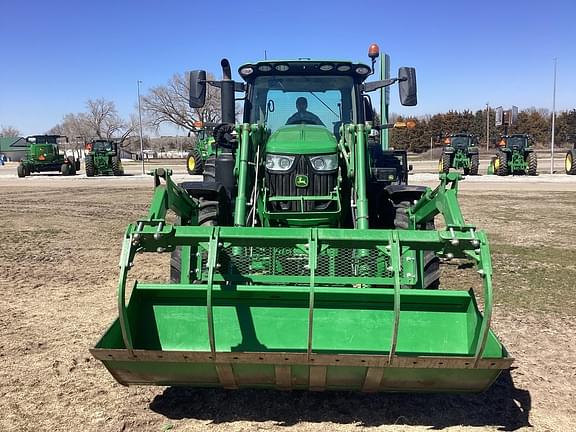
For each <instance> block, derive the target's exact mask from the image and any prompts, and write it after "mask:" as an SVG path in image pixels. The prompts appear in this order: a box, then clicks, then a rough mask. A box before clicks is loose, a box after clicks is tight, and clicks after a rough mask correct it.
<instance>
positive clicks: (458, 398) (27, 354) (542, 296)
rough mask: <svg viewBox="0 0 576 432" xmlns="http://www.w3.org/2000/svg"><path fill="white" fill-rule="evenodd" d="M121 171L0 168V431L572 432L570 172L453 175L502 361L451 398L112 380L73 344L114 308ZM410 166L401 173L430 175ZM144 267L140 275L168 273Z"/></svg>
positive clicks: (147, 185)
mask: <svg viewBox="0 0 576 432" xmlns="http://www.w3.org/2000/svg"><path fill="white" fill-rule="evenodd" d="M173 168H174V169H175V170H176V172H177V173H178V175H177V178H186V177H187V176H185V175H184V170H183V164H178V163H175V164H174V165H173ZM127 171H128V173H131V174H133V175H131V176H126V177H122V178H113V177H98V178H92V179H88V178H86V177H85V176H84V175H78V176H76V177H74V178H70V177H68V178H66V177H60V176H57V175H34V176H32V177H30V178H26V179H18V178H16V177H15V164H9V165H8V166H6V167H0V221H1V226H2V229H1V230H0V244H1V245H2V248H1V249H0V285H1V287H2V290H1V292H2V296H1V297H0V311H1V313H0V382H1V383H2V385H1V386H0V413H1V414H0V430H1V431H166V430H174V431H196V430H198V431H205V430H210V431H227V432H231V431H249V430H250V431H252V430H267V431H274V430H303V431H320V430H323V431H326V430H330V431H332V430H334V431H363V430H390V431H398V430H409V431H412V430H430V429H445V430H450V431H451V430H468V429H470V428H473V429H474V430H516V429H526V430H528V428H530V430H535V431H572V430H574V424H576V408H575V406H574V401H575V400H576V338H575V337H574V335H575V334H576V321H575V319H574V318H575V315H576V300H575V298H576V295H575V294H574V287H575V286H576V242H575V241H574V239H575V236H574V232H575V231H574V230H575V226H574V221H575V220H576V205H575V201H576V193H575V192H576V176H574V177H569V176H565V175H554V176H551V175H544V174H543V175H540V176H538V177H532V178H527V177H510V178H504V179H502V178H498V177H487V176H481V177H476V178H469V179H466V180H465V181H464V182H462V183H461V193H460V195H461V204H462V208H463V212H464V215H465V217H466V219H467V221H468V222H470V223H474V224H477V225H478V226H479V227H480V228H482V229H484V230H486V231H487V232H488V234H489V237H490V239H491V247H492V250H493V264H494V272H495V279H494V283H495V300H496V306H495V317H494V326H493V327H494V329H495V332H496V333H497V334H498V335H499V336H500V338H501V339H502V340H503V342H504V344H505V345H506V347H507V348H508V350H509V351H510V352H511V354H512V355H513V356H514V357H515V358H516V362H515V363H514V368H513V369H512V370H511V371H510V372H508V373H505V374H503V375H502V376H501V378H500V379H499V380H498V382H497V383H496V384H495V385H494V386H493V387H492V388H491V389H490V390H489V391H487V392H486V393H483V394H480V395H464V396H462V395H404V394H399V395H394V394H378V395H373V394H353V393H306V392H270V391H248V390H245V391H244V390H243V391H236V392H233V391H220V390H198V389H188V388H162V387H130V388H127V387H122V386H120V385H119V384H117V383H116V382H115V381H114V380H113V379H112V377H111V376H110V375H109V374H108V372H107V371H106V370H105V369H104V367H103V366H102V365H101V364H100V363H99V362H97V361H96V360H94V359H93V358H92V357H91V356H90V354H89V352H88V348H89V347H90V346H91V345H93V344H94V343H95V341H96V340H97V339H98V337H99V336H100V335H101V334H102V333H103V332H104V330H105V329H106V327H107V326H108V325H109V323H110V322H111V321H112V319H113V318H114V317H115V316H116V303H115V301H116V299H115V289H116V282H117V276H118V274H117V264H118V258H119V254H120V241H121V238H122V235H123V232H124V230H125V228H126V226H127V224H128V223H130V222H134V221H135V220H136V219H137V218H138V217H140V216H143V215H145V214H146V211H147V207H148V204H149V201H150V198H151V195H152V179H151V178H150V177H148V176H141V175H138V174H137V173H138V172H139V166H138V165H131V164H128V165H127ZM416 171H417V173H416V174H414V175H412V176H411V182H412V183H423V184H428V185H430V186H433V185H435V184H436V183H437V176H436V175H434V174H426V173H418V170H416ZM187 178H188V179H189V177H187ZM155 257H156V255H155ZM156 259H157V260H160V258H153V261H152V263H156V261H154V260H156ZM161 262H163V263H164V262H165V260H161ZM144 267H145V268H142V269H140V270H138V271H140V272H141V273H140V274H139V277H140V278H141V279H146V278H155V277H161V276H164V275H165V274H166V273H167V271H168V270H167V268H165V267H158V266H144ZM135 270H137V267H136V268H135ZM443 276H444V280H446V281H449V283H455V281H456V282H457V277H458V270H457V269H453V268H450V266H445V267H443ZM460 283H464V282H460Z"/></svg>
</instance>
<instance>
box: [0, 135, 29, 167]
mask: <svg viewBox="0 0 576 432" xmlns="http://www.w3.org/2000/svg"><path fill="white" fill-rule="evenodd" d="M27 147H28V143H27V142H26V138H23V137H0V155H3V156H5V157H6V158H7V160H8V161H19V160H20V159H22V158H24V156H26V149H27Z"/></svg>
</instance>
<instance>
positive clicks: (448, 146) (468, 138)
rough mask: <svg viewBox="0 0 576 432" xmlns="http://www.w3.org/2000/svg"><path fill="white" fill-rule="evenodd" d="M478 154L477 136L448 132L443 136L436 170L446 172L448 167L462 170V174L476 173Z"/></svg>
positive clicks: (478, 164)
mask: <svg viewBox="0 0 576 432" xmlns="http://www.w3.org/2000/svg"><path fill="white" fill-rule="evenodd" d="M479 166H480V154H479V152H478V137H477V136H476V135H473V134H469V133H457V134H450V135H448V136H447V137H445V138H444V148H443V149H442V155H441V156H440V161H439V162H438V171H439V172H440V173H448V172H449V171H450V168H454V169H457V170H460V169H461V170H463V171H464V175H478V168H479Z"/></svg>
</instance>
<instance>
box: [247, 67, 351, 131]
mask: <svg viewBox="0 0 576 432" xmlns="http://www.w3.org/2000/svg"><path fill="white" fill-rule="evenodd" d="M251 102H252V107H251V112H250V119H249V120H250V123H263V124H266V126H267V128H269V129H271V130H272V132H273V131H275V130H276V129H278V128H280V127H282V126H284V125H287V124H300V123H304V124H314V125H319V126H324V127H326V128H328V129H329V130H330V131H334V132H337V131H338V128H339V127H340V124H341V123H342V122H344V123H351V122H356V120H357V119H356V115H355V112H356V101H355V97H354V81H353V79H352V77H349V76H261V77H257V78H256V79H255V81H254V88H253V92H252V101H251Z"/></svg>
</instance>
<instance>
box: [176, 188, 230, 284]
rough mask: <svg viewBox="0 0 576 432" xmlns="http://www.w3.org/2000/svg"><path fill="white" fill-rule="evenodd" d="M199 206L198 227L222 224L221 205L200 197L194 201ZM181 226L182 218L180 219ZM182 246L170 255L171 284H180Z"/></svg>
mask: <svg viewBox="0 0 576 432" xmlns="http://www.w3.org/2000/svg"><path fill="white" fill-rule="evenodd" d="M194 201H196V203H197V204H198V225H199V226H218V225H220V224H221V223H220V222H221V213H220V203H219V202H218V201H211V200H207V199H205V198H202V197H200V198H199V199H194ZM178 219H179V220H178V222H177V223H178V224H180V223H181V222H180V218H178ZM181 266H182V246H177V247H176V248H175V249H174V251H173V252H172V253H171V254H170V282H172V283H180V278H181V271H180V269H181V268H182V267H181Z"/></svg>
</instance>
